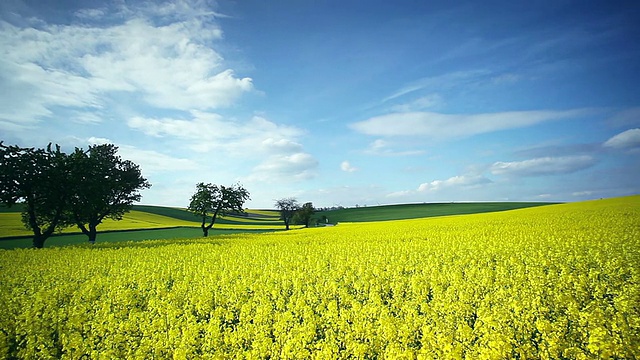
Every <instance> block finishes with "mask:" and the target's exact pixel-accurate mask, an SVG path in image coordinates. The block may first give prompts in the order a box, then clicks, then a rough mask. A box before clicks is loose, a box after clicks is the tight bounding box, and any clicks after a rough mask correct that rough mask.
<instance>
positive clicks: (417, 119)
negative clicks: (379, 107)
mask: <svg viewBox="0 0 640 360" xmlns="http://www.w3.org/2000/svg"><path fill="white" fill-rule="evenodd" d="M589 112H590V111H589V110H587V109H576V110H567V111H512V112H501V113H488V114H441V113H434V112H409V113H393V114H387V115H382V116H376V117H373V118H370V119H368V120H364V121H360V122H356V123H353V124H351V128H352V129H354V130H355V131H357V132H360V133H362V134H366V135H373V136H424V137H429V138H433V139H442V138H463V137H469V136H473V135H478V134H483V133H490V132H494V131H500V130H507V129H514V128H522V127H527V126H532V125H535V124H538V123H542V122H546V121H552V120H559V119H567V118H575V117H579V116H582V115H585V114H587V113H589Z"/></svg>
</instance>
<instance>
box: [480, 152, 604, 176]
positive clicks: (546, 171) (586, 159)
mask: <svg viewBox="0 0 640 360" xmlns="http://www.w3.org/2000/svg"><path fill="white" fill-rule="evenodd" d="M595 163H596V160H595V159H594V158H593V157H592V156H589V155H576V156H560V157H542V158H535V159H529V160H524V161H511V162H503V161H498V162H495V163H493V165H491V168H490V171H491V173H492V174H494V175H513V176H542V175H558V174H569V173H573V172H576V171H579V170H583V169H586V168H589V167H591V166H593V165H594V164H595Z"/></svg>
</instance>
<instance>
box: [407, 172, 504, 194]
mask: <svg viewBox="0 0 640 360" xmlns="http://www.w3.org/2000/svg"><path fill="white" fill-rule="evenodd" d="M491 182H492V181H491V180H489V179H487V178H486V177H484V176H482V175H458V176H453V177H450V178H448V179H446V180H433V181H431V182H427V183H422V184H420V186H418V191H419V192H426V191H431V192H434V191H440V190H443V189H446V188H460V189H468V188H473V187H477V186H480V185H484V184H488V183H491Z"/></svg>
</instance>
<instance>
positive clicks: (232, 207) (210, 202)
mask: <svg viewBox="0 0 640 360" xmlns="http://www.w3.org/2000/svg"><path fill="white" fill-rule="evenodd" d="M247 200H249V191H247V190H246V189H245V188H244V187H242V186H241V185H240V184H236V185H233V186H224V185H215V184H211V183H208V184H205V183H202V182H201V183H198V184H196V192H195V193H194V194H193V195H192V196H191V201H190V202H189V207H188V208H187V210H189V211H191V212H192V213H194V214H195V215H197V216H199V217H201V218H202V224H201V228H202V235H203V236H208V235H209V230H210V229H211V228H212V227H213V225H214V224H215V222H216V219H217V218H218V216H224V215H227V214H229V213H231V212H243V211H244V209H243V205H244V203H245V201H247ZM209 216H211V220H210V221H207V220H208V218H209ZM207 223H208V224H207Z"/></svg>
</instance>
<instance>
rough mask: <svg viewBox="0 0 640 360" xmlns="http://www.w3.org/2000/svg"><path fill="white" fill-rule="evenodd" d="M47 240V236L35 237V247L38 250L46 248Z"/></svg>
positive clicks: (38, 235)
mask: <svg viewBox="0 0 640 360" xmlns="http://www.w3.org/2000/svg"><path fill="white" fill-rule="evenodd" d="M45 240H47V237H46V236H43V235H42V234H34V235H33V247H34V248H36V249H42V248H43V247H44V241H45Z"/></svg>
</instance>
